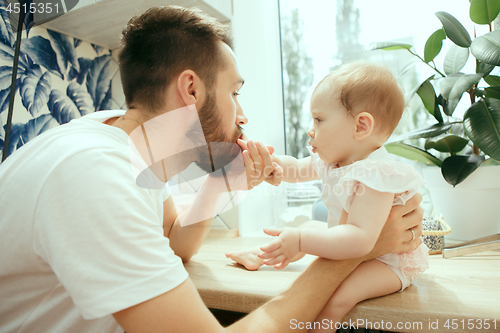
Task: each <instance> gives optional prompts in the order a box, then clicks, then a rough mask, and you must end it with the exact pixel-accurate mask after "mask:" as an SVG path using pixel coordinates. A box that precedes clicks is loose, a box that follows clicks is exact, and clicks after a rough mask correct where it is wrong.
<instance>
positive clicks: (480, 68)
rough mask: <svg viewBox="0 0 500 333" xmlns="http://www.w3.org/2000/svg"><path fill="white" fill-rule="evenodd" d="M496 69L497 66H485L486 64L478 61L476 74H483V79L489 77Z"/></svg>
mask: <svg viewBox="0 0 500 333" xmlns="http://www.w3.org/2000/svg"><path fill="white" fill-rule="evenodd" d="M494 69H495V66H493V65H490V64H485V63H484V62H480V61H477V65H476V73H482V74H483V78H484V77H487V76H488V75H489V74H490V73H491V71H492V70H494Z"/></svg>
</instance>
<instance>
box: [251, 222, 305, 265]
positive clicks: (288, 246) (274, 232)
mask: <svg viewBox="0 0 500 333" xmlns="http://www.w3.org/2000/svg"><path fill="white" fill-rule="evenodd" d="M264 232H265V233H266V234H268V235H271V236H277V237H278V238H276V239H275V240H273V241H272V242H271V243H269V244H267V245H264V246H262V247H261V248H260V249H261V250H262V251H264V253H262V254H260V255H259V257H260V258H262V259H269V260H267V261H264V264H265V265H269V266H270V265H274V268H277V269H283V268H285V267H286V266H288V264H289V263H290V261H291V260H292V259H293V258H294V257H295V256H296V255H297V254H299V252H300V231H299V229H296V228H279V229H275V228H269V229H264Z"/></svg>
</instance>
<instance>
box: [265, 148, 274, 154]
mask: <svg viewBox="0 0 500 333" xmlns="http://www.w3.org/2000/svg"><path fill="white" fill-rule="evenodd" d="M266 148H267V150H268V151H269V154H271V155H272V154H273V153H274V147H273V146H266Z"/></svg>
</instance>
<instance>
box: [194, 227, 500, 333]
mask: <svg viewBox="0 0 500 333" xmlns="http://www.w3.org/2000/svg"><path fill="white" fill-rule="evenodd" d="M268 241H269V238H259V237H235V238H231V237H227V236H226V237H221V236H220V235H217V233H212V234H211V235H209V237H208V238H207V240H206V241H205V243H204V245H203V246H202V247H201V249H200V251H199V252H198V253H197V254H196V255H195V256H194V257H193V259H192V260H191V261H190V262H189V263H188V264H186V269H187V271H188V272H189V275H190V277H191V279H192V280H193V282H194V283H195V285H196V287H197V288H198V291H199V293H200V295H201V297H202V298H203V301H204V302H205V304H206V305H207V307H209V308H214V309H221V310H229V311H237V312H244V313H248V312H251V311H252V310H254V309H256V308H257V307H259V306H261V305H262V304H264V303H265V302H267V301H268V300H269V299H271V298H272V297H274V296H276V295H278V294H279V293H281V292H282V291H284V290H285V289H287V288H288V287H289V286H290V285H291V284H292V282H293V281H294V280H295V279H296V278H297V276H298V275H299V274H300V273H301V272H302V271H304V270H305V269H306V267H307V266H308V265H309V264H310V263H311V262H312V261H313V260H314V257H312V256H306V257H304V258H303V259H302V260H300V261H297V262H294V263H291V264H290V265H289V266H288V267H287V268H286V269H284V270H276V269H274V268H273V267H261V268H260V269H259V270H258V271H252V272H251V271H247V270H245V269H244V268H242V267H241V266H239V265H236V264H234V262H233V261H231V260H230V259H227V258H226V257H225V255H224V253H226V252H229V251H235V250H241V249H247V248H252V247H256V246H258V245H262V244H265V243H267V242H268ZM486 320H488V321H486ZM343 321H344V322H349V321H351V323H356V324H359V326H358V327H368V328H370V323H371V325H372V327H371V328H373V329H381V330H386V331H395V332H447V331H449V332H469V333H470V332H482V331H486V329H485V326H486V325H487V323H488V324H489V326H490V328H489V330H487V331H493V332H500V251H490V252H483V253H480V254H475V255H468V256H464V257H458V258H451V259H443V258H442V257H441V255H433V256H431V257H430V268H429V270H427V271H426V272H425V273H423V274H421V275H420V276H419V277H418V278H417V279H415V280H414V281H413V283H412V285H411V286H410V287H408V288H407V289H406V290H405V291H404V292H402V293H394V294H391V295H388V296H384V297H379V298H376V299H370V300H366V301H364V302H361V303H359V304H358V305H356V306H355V307H354V308H353V309H352V310H351V311H350V312H349V313H348V314H347V315H346V316H345V317H344V319H343ZM389 325H390V326H389ZM480 326H482V328H480ZM495 326H496V328H495Z"/></svg>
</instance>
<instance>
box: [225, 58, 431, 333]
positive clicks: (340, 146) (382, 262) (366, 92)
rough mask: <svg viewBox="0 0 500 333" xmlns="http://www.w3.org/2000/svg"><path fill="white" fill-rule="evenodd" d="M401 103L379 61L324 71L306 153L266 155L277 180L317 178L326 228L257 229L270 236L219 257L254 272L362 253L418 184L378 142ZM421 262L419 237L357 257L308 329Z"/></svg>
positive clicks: (335, 317)
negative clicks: (413, 244) (278, 173)
mask: <svg viewBox="0 0 500 333" xmlns="http://www.w3.org/2000/svg"><path fill="white" fill-rule="evenodd" d="M404 108H405V98H404V95H403V91H402V89H401V87H400V86H399V84H398V82H397V81H396V79H395V78H394V76H393V75H392V74H391V72H390V71H389V70H388V69H386V68H384V67H381V66H378V65H374V64H371V63H367V62H355V63H350V64H347V65H344V66H341V67H340V68H338V69H337V70H335V71H334V72H332V73H331V74H329V75H327V76H326V77H325V78H324V79H323V80H322V81H321V82H320V83H319V84H318V86H317V87H316V89H315V90H314V92H313V95H312V97H311V116H312V118H313V126H312V128H311V129H310V130H309V131H308V132H307V134H308V135H309V137H310V140H309V145H310V147H308V148H309V151H310V155H311V156H310V157H307V158H303V159H300V160H297V159H295V158H294V157H290V156H273V160H274V161H275V162H277V163H278V164H279V165H280V166H281V167H282V169H283V178H282V180H283V181H286V182H292V183H293V182H299V181H309V180H314V179H320V178H321V180H322V183H323V192H322V196H321V199H322V200H323V202H324V203H325V205H326V206H327V208H328V227H329V228H328V229H327V230H325V229H313V228H281V229H265V230H264V232H265V233H266V234H268V235H272V236H276V237H277V238H276V239H275V240H273V241H272V242H271V243H269V244H267V245H265V246H262V247H261V248H260V249H254V250H245V251H241V252H237V253H228V254H226V256H227V257H228V258H231V259H233V260H235V261H237V262H238V263H240V264H242V265H244V266H245V267H246V268H247V269H249V270H255V269H258V268H259V267H260V266H261V265H263V264H265V265H274V267H275V268H278V269H282V268H285V267H286V266H287V265H288V264H289V263H290V262H291V261H295V260H298V259H300V258H302V257H303V256H304V255H305V254H312V255H316V256H320V257H324V258H329V259H338V260H341V259H349V258H355V257H361V256H364V255H366V254H368V253H369V252H370V251H371V250H372V248H373V247H374V245H375V243H376V241H377V239H378V237H379V235H380V232H381V230H382V228H383V226H384V224H385V222H386V220H387V218H388V215H389V212H390V210H391V207H392V206H393V205H403V204H404V203H405V202H406V201H407V200H408V199H410V198H411V197H412V196H413V195H414V194H415V193H416V192H417V188H418V187H419V186H421V185H423V184H424V181H423V179H422V177H421V176H420V175H419V174H418V173H417V172H416V171H415V170H414V169H413V168H412V167H410V166H409V165H406V164H403V163H400V162H397V161H395V160H394V159H393V158H392V156H391V155H390V154H389V153H388V152H387V151H386V150H385V148H384V147H383V144H384V143H385V142H386V141H387V139H388V138H389V136H390V135H391V133H392V132H393V131H394V129H395V128H396V126H397V124H398V123H399V120H400V118H401V115H402V113H403V110H404ZM410 231H411V232H412V237H413V239H414V237H415V234H414V232H413V230H410ZM427 268H428V249H427V247H426V246H425V244H423V243H422V244H421V245H420V246H419V247H418V248H417V249H415V250H414V251H411V252H407V253H391V254H387V255H384V256H382V257H379V258H377V259H374V260H370V261H366V262H363V263H362V264H360V265H359V266H358V267H357V268H356V270H354V271H353V273H352V274H351V275H349V277H348V278H347V279H346V280H344V282H343V283H342V284H341V285H340V287H339V288H338V289H337V290H336V291H335V293H334V294H333V295H332V297H331V298H330V300H329V301H328V303H327V304H326V305H325V307H324V308H323V310H322V311H321V313H320V314H319V316H318V318H316V322H315V326H314V327H315V329H314V330H312V332H316V331H317V330H319V329H321V328H327V329H328V330H320V331H321V332H326V331H335V329H333V330H332V329H331V328H332V325H331V324H330V323H331V321H332V322H333V323H339V322H340V321H341V320H342V317H343V316H344V315H345V314H346V313H347V312H349V310H350V309H352V308H353V307H354V305H356V304H357V303H358V302H360V301H362V300H365V299H368V298H374V297H378V296H383V295H388V294H391V293H393V292H396V291H398V290H400V291H402V290H404V289H405V288H406V287H408V286H409V285H410V283H411V281H412V280H413V279H414V278H415V277H416V276H417V275H418V274H419V273H420V272H423V271H425V270H426V269H427ZM327 323H328V324H327Z"/></svg>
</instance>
